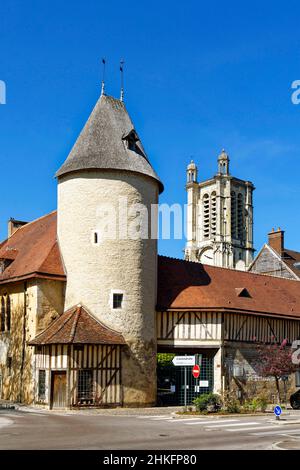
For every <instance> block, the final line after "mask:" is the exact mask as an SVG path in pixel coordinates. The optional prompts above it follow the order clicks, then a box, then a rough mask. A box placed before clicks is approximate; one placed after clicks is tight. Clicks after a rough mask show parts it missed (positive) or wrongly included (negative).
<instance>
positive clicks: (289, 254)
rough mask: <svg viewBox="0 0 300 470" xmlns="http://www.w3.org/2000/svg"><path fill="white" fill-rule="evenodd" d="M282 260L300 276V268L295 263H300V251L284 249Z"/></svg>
mask: <svg viewBox="0 0 300 470" xmlns="http://www.w3.org/2000/svg"><path fill="white" fill-rule="evenodd" d="M282 261H284V263H285V264H287V265H288V267H289V268H290V269H291V270H292V271H293V272H294V273H295V274H296V276H297V277H299V278H300V270H299V269H297V268H296V267H295V266H294V264H295V263H299V264H300V253H299V252H298V251H293V250H287V249H284V252H283V256H282Z"/></svg>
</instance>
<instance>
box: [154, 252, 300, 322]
mask: <svg viewBox="0 0 300 470" xmlns="http://www.w3.org/2000/svg"><path fill="white" fill-rule="evenodd" d="M242 287H243V288H245V289H247V291H248V292H249V297H245V296H238V295H237V291H236V289H241V288H242ZM157 309H158V310H160V311H161V310H168V309H173V310H177V309H178V310H180V309H182V310H207V309H208V310H215V311H218V310H222V311H225V310H229V311H244V312H249V313H253V314H254V313H261V314H266V315H274V314H276V315H282V316H289V317H298V318H299V319H300V284H299V281H296V280H295V281H292V280H289V279H283V278H277V277H272V276H266V275H262V274H254V273H249V272H242V271H236V270H233V269H224V268H218V267H214V266H207V265H202V264H200V263H193V262H188V261H182V260H178V259H173V258H167V257H165V256H159V257H158V300H157Z"/></svg>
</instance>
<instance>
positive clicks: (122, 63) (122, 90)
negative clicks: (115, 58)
mask: <svg viewBox="0 0 300 470" xmlns="http://www.w3.org/2000/svg"><path fill="white" fill-rule="evenodd" d="M124 64H125V61H124V59H121V61H120V72H121V95H120V101H124V67H123V66H124Z"/></svg>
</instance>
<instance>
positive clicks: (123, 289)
mask: <svg viewBox="0 0 300 470" xmlns="http://www.w3.org/2000/svg"><path fill="white" fill-rule="evenodd" d="M56 176H57V178H58V241H59V245H60V250H61V254H62V258H63V262H64V265H65V270H66V275H67V286H66V297H65V309H68V308H70V307H72V306H74V305H76V304H79V303H80V304H82V305H84V306H85V307H87V308H88V309H89V311H90V312H91V313H92V314H93V315H94V316H95V317H97V318H98V319H99V320H101V321H102V322H103V323H104V324H105V325H107V326H108V327H110V328H113V329H115V330H118V331H120V332H121V333H122V334H123V336H124V338H125V340H126V343H127V346H126V347H125V348H124V350H123V354H122V364H121V367H122V385H123V402H124V404H125V405H128V406H129V405H132V406H134V405H147V404H149V405H150V404H153V403H155V400H156V329H155V305H156V285H157V240H156V239H155V238H153V237H152V238H151V226H153V224H154V225H156V215H155V210H154V211H153V210H152V214H154V216H153V218H154V220H153V221H152V220H151V207H152V208H153V205H156V204H157V203H158V195H159V192H161V191H162V189H163V186H162V184H161V182H160V180H159V178H158V176H157V175H156V173H155V172H154V170H153V169H152V167H151V165H150V163H149V161H148V158H147V156H146V154H145V151H144V149H143V146H142V144H141V142H140V140H139V137H138V134H137V132H136V131H135V129H134V126H133V123H132V121H131V119H130V117H129V115H128V113H127V111H126V108H125V105H124V103H123V102H121V101H120V100H117V99H114V98H112V97H109V96H105V95H102V96H101V98H100V99H99V101H98V102H97V104H96V106H95V108H94V110H93V112H92V114H91V116H90V117H89V119H88V121H87V123H86V125H85V126H84V128H83V130H82V132H81V134H80V135H79V137H78V139H77V141H76V143H75V145H74V147H73V149H72V150H71V153H70V154H69V156H68V158H67V160H66V161H65V163H64V164H63V165H62V167H61V168H60V169H59V170H58V172H57V174H56ZM152 230H153V227H152ZM152 234H153V232H152Z"/></svg>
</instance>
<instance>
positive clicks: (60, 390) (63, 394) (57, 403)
mask: <svg viewBox="0 0 300 470" xmlns="http://www.w3.org/2000/svg"><path fill="white" fill-rule="evenodd" d="M51 384H52V385H51V408H66V406H67V373H66V372H63V371H54V372H52V381H51Z"/></svg>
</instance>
